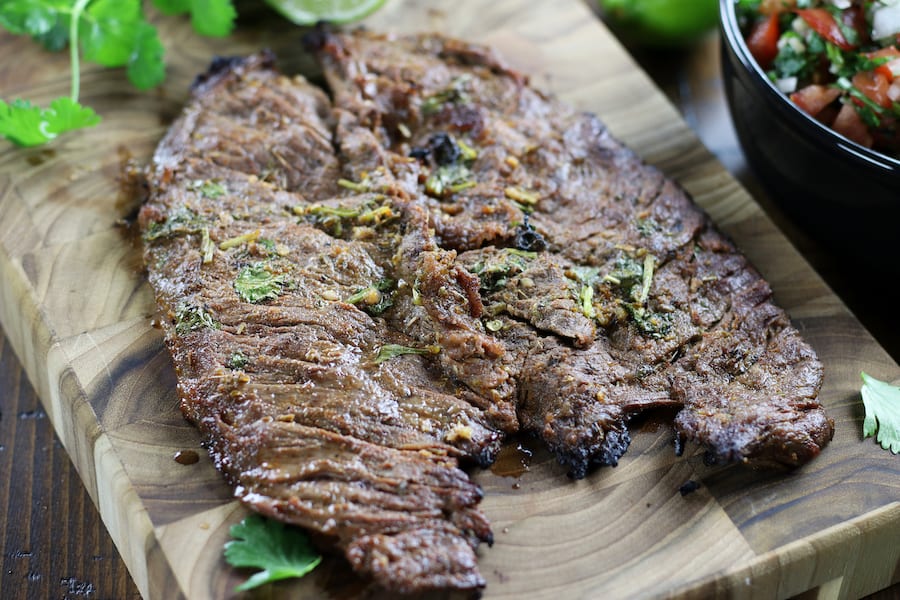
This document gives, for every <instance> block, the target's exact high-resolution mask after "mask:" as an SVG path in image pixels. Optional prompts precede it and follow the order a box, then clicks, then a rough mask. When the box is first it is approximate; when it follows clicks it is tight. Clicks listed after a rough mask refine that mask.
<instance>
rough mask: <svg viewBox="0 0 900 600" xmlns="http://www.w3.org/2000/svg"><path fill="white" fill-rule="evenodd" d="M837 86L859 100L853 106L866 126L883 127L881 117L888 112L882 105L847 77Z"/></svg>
mask: <svg viewBox="0 0 900 600" xmlns="http://www.w3.org/2000/svg"><path fill="white" fill-rule="evenodd" d="M837 86H838V87H839V88H841V89H842V90H844V91H845V92H847V93H848V94H849V95H850V97H851V98H854V99H855V100H857V102H856V103H854V104H853V108H855V109H856V112H857V113H858V114H859V118H860V119H862V120H863V122H864V123H865V124H866V125H868V126H869V127H878V126H880V125H881V117H882V116H883V115H884V114H885V112H886V110H885V109H884V108H883V107H882V106H881V105H880V104H878V103H877V102H875V101H873V100H872V99H871V98H869V97H868V96H866V95H865V94H864V93H862V92H861V91H860V90H858V89H857V88H856V87H855V86H854V85H853V84H852V83H850V80H849V79H847V78H846V77H839V78H838V80H837Z"/></svg>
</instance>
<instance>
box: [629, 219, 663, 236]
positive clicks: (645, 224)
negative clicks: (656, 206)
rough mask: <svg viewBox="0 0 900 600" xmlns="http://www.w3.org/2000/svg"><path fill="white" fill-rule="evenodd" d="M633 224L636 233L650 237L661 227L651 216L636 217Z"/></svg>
mask: <svg viewBox="0 0 900 600" xmlns="http://www.w3.org/2000/svg"><path fill="white" fill-rule="evenodd" d="M634 226H635V227H636V228H637V230H638V233H640V234H641V235H642V236H644V237H650V236H651V235H653V234H654V233H656V232H657V231H660V230H661V229H662V228H661V227H660V226H659V223H657V222H656V219H654V218H653V217H647V218H644V219H638V220H637V221H635V223H634Z"/></svg>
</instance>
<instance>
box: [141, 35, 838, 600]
mask: <svg viewBox="0 0 900 600" xmlns="http://www.w3.org/2000/svg"><path fill="white" fill-rule="evenodd" d="M312 45H313V50H314V52H315V53H316V55H317V56H318V57H319V59H320V61H321V63H322V65H323V69H324V72H325V76H326V79H327V82H328V85H329V87H330V89H331V92H332V97H333V100H330V99H329V97H328V96H326V95H325V94H324V93H323V92H322V91H321V90H319V89H318V88H316V87H314V86H312V85H310V84H309V83H308V82H306V81H305V80H304V79H302V78H300V77H295V78H288V77H285V76H282V75H280V74H278V73H277V72H276V71H275V70H274V68H273V64H272V63H273V57H272V56H270V55H267V54H260V55H257V56H252V57H249V58H244V59H231V60H218V61H216V62H215V63H214V64H213V66H212V67H211V69H210V71H209V72H208V73H206V74H204V75H202V76H200V77H199V78H198V79H197V81H196V82H195V85H194V90H193V98H192V100H191V102H190V103H189V105H188V106H187V108H186V109H185V111H184V113H183V114H182V116H181V117H180V118H179V119H178V121H177V122H176V123H175V124H174V125H173V127H172V128H171V129H170V131H169V132H168V134H167V135H166V137H165V138H164V139H163V140H162V142H161V143H160V145H159V147H158V149H157V152H156V154H155V156H154V161H153V165H152V168H151V169H150V175H149V180H150V197H149V199H148V201H147V202H146V203H145V205H144V206H143V207H142V210H141V213H140V217H139V223H140V226H141V228H142V231H143V236H144V240H145V262H146V265H147V268H148V272H149V278H150V282H151V284H152V285H153V287H154V289H155V291H156V295H157V300H158V304H159V306H160V309H161V311H162V312H163V313H164V314H165V315H166V319H165V329H166V343H167V345H168V347H169V350H170V352H171V354H172V357H173V361H174V363H175V368H176V370H177V373H178V381H179V384H178V388H179V389H178V391H179V394H180V397H181V400H182V410H183V412H184V414H185V416H186V417H187V418H188V419H190V420H191V421H192V422H194V423H195V424H196V425H197V426H198V428H199V429H200V431H201V432H202V434H203V436H204V438H205V439H206V441H207V442H208V444H209V449H210V453H211V455H212V457H213V459H214V460H215V463H216V465H217V467H218V468H219V469H220V470H221V471H222V472H223V473H224V474H225V475H226V477H227V478H228V479H229V481H230V482H231V483H232V484H233V485H234V487H235V493H236V495H237V497H238V498H240V499H241V501H242V502H243V503H244V504H246V505H247V506H248V507H250V508H252V509H253V510H256V511H258V512H260V513H262V514H265V515H267V516H270V517H274V518H277V519H280V520H283V521H286V522H290V523H294V524H297V525H300V526H303V527H305V528H308V529H310V530H313V531H316V532H318V533H319V534H321V536H320V537H321V538H322V539H326V540H329V541H330V542H331V543H332V544H333V545H334V546H335V547H337V548H338V549H340V550H341V551H343V553H344V555H345V556H346V557H347V559H348V560H349V562H350V563H351V565H352V566H353V568H354V569H356V570H357V571H359V572H360V573H363V574H367V575H369V576H371V577H373V578H374V579H375V581H377V582H378V583H379V584H380V585H382V586H384V587H385V588H387V589H389V590H393V591H396V592H401V593H408V592H418V591H425V590H433V589H462V590H466V589H476V588H479V587H482V586H483V585H484V580H483V579H482V577H481V576H480V574H479V572H478V568H477V564H476V556H475V549H476V548H477V547H478V545H479V543H480V542H484V541H487V542H490V541H491V531H490V527H489V524H488V522H487V519H486V518H485V516H484V515H483V514H482V513H481V512H480V511H479V509H478V506H477V505H478V502H479V500H480V498H481V491H480V489H479V488H478V487H477V486H476V485H474V484H473V483H472V482H471V481H470V480H469V478H468V476H467V475H466V474H465V472H464V471H463V470H461V467H463V466H465V465H466V464H472V463H474V464H478V465H482V466H484V465H488V464H490V463H491V462H492V461H493V459H494V457H495V456H496V453H497V452H498V450H499V447H500V444H501V443H502V440H503V438H504V436H505V435H507V434H510V433H514V432H516V431H519V430H521V431H524V432H527V433H531V434H534V435H536V436H538V437H540V438H542V439H543V440H544V441H545V442H546V443H547V445H548V447H549V448H550V449H551V450H552V451H553V452H554V453H555V454H556V456H557V457H558V458H559V460H560V461H561V462H562V463H563V464H565V465H567V466H568V468H569V471H570V474H571V475H572V476H573V477H583V476H584V475H585V474H586V472H587V471H588V469H589V468H590V467H591V466H592V465H597V464H606V465H615V464H616V463H617V461H618V460H619V459H620V458H621V456H622V454H623V453H624V452H625V450H626V449H627V447H628V443H629V440H630V437H629V433H628V429H627V423H628V420H629V419H630V418H632V417H633V416H635V415H637V414H639V413H640V412H642V411H645V410H648V409H650V408H654V407H675V408H678V409H680V412H679V413H678V416H677V418H676V420H675V429H676V432H677V435H678V439H679V440H680V441H681V442H683V441H686V440H693V441H697V442H700V443H702V444H705V445H706V446H707V447H708V448H709V457H710V459H711V460H717V461H747V462H757V463H775V464H782V465H787V466H797V465H800V464H802V463H804V462H805V461H807V460H809V459H811V458H812V457H814V456H815V455H816V454H817V453H818V452H819V451H820V449H821V448H822V447H823V446H824V445H825V444H826V443H827V442H828V441H829V440H830V438H831V435H832V431H833V424H832V422H831V421H830V419H828V418H827V417H826V416H825V414H824V412H823V410H822V408H821V406H820V405H819V404H818V402H817V401H816V395H817V393H818V390H819V386H820V384H821V379H822V368H821V365H820V363H819V362H818V360H817V358H816V356H815V354H814V352H813V351H812V350H811V349H810V347H809V346H808V345H807V344H806V343H805V342H804V341H803V340H802V339H801V338H800V336H799V335H798V333H797V331H796V330H795V329H794V328H793V327H792V326H791V324H790V322H789V320H788V318H787V316H786V315H785V313H784V312H783V311H782V310H781V309H779V308H777V307H776V306H775V305H774V304H773V303H772V300H771V291H770V290H769V287H768V286H767V284H766V283H765V281H764V280H763V279H762V278H761V277H760V275H759V274H758V273H757V272H756V271H755V270H754V269H753V267H752V266H751V265H749V264H748V263H747V261H746V260H745V259H744V258H743V257H742V256H741V255H740V254H739V253H738V251H737V250H736V249H735V247H734V245H733V244H732V243H731V242H730V241H728V240H727V239H726V238H725V237H724V236H723V235H722V234H720V233H718V232H717V231H716V230H715V228H714V227H713V226H712V224H711V223H710V221H709V219H708V218H707V217H706V216H705V215H704V214H703V213H702V212H701V211H700V210H699V209H698V208H696V207H695V206H694V205H693V204H692V202H691V201H690V199H689V198H688V197H687V195H686V194H685V193H684V192H683V191H682V190H681V189H680V188H679V187H678V186H677V185H675V184H673V183H672V182H670V181H668V180H666V179H665V178H664V177H663V176H662V175H661V174H660V173H659V172H658V171H656V170H655V169H653V168H651V167H648V166H646V165H644V164H643V163H641V161H640V160H639V159H638V158H637V157H636V156H635V155H634V154H633V153H631V152H630V151H629V150H627V149H626V148H624V147H623V146H622V145H621V144H620V143H618V142H617V141H616V140H614V139H613V138H612V137H611V136H610V135H609V133H608V132H607V131H606V129H605V128H604V127H603V125H602V124H601V123H600V122H599V121H598V120H597V119H596V118H595V117H593V116H592V115H587V114H583V113H579V112H577V111H574V110H573V109H571V108H570V107H568V106H566V105H564V104H562V103H560V102H558V101H556V100H554V99H552V98H549V97H547V96H545V95H543V94H541V93H540V92H538V91H536V90H534V89H532V88H531V87H529V86H528V84H527V81H526V78H525V77H523V76H522V75H520V74H518V73H516V72H515V71H513V70H511V69H509V68H507V67H506V66H504V64H503V63H502V61H501V60H499V59H498V58H497V57H496V56H494V55H493V54H492V53H491V52H490V51H488V50H486V49H484V48H482V47H478V46H473V45H469V44H466V43H463V42H459V41H456V40H451V39H446V38H443V37H440V36H434V35H427V36H414V37H406V38H400V39H389V38H386V37H383V36H378V35H374V34H368V33H355V34H345V35H337V34H328V33H321V32H320V33H319V34H317V35H316V36H315V39H314V40H313V43H312ZM679 445H680V444H679Z"/></svg>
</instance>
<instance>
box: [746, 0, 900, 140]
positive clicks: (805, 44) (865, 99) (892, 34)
mask: <svg viewBox="0 0 900 600" xmlns="http://www.w3.org/2000/svg"><path fill="white" fill-rule="evenodd" d="M736 4H737V14H738V20H739V22H740V24H741V27H742V31H743V32H744V36H745V38H746V40H747V46H748V47H749V49H750V53H751V54H753V56H754V58H756V60H757V62H759V64H760V66H761V67H762V68H763V69H764V70H765V71H766V73H767V74H768V76H769V78H771V79H772V81H773V82H775V84H776V85H777V86H778V88H779V89H780V90H781V91H783V92H784V93H785V94H787V95H788V96H789V97H790V99H791V100H792V101H793V102H794V103H795V104H797V106H799V107H800V108H801V109H803V110H804V111H806V112H807V113H809V114H810V115H812V116H813V117H815V118H816V119H818V120H819V121H821V122H822V123H824V124H826V125H828V126H829V127H831V128H832V129H834V130H835V131H837V132H838V133H840V134H842V135H844V136H846V137H847V138H849V139H851V140H853V141H855V142H857V143H859V144H861V145H863V146H866V147H868V148H872V149H874V150H877V151H879V152H883V153H885V154H888V155H890V156H894V157H898V158H900V0H736Z"/></svg>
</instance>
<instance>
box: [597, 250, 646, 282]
mask: <svg viewBox="0 0 900 600" xmlns="http://www.w3.org/2000/svg"><path fill="white" fill-rule="evenodd" d="M643 275H644V268H643V266H641V263H639V262H638V261H636V260H635V259H633V258H631V257H630V256H627V255H622V256H620V257H619V258H618V259H616V266H615V269H613V271H612V272H611V273H608V274H606V275H604V276H603V281H606V282H608V283H611V284H613V285H616V286H621V287H623V288H626V289H628V290H631V288H632V287H633V286H634V285H635V284H636V283H637V282H638V281H640V280H641V279H642V277H643Z"/></svg>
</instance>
